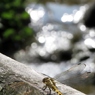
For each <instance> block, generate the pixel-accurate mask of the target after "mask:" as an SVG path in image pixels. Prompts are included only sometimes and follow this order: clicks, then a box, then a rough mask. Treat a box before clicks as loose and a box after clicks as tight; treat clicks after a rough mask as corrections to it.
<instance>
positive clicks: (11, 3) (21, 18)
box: [0, 0, 33, 54]
mask: <svg viewBox="0 0 95 95" xmlns="http://www.w3.org/2000/svg"><path fill="white" fill-rule="evenodd" d="M0 14H1V15H0V52H2V53H5V54H7V53H6V52H8V50H9V49H10V50H13V51H15V50H18V49H19V48H21V47H22V46H24V45H25V41H28V39H29V37H32V35H33V31H32V29H30V28H29V27H28V24H29V22H30V18H29V15H28V14H27V13H26V12H25V0H0ZM9 43H10V44H9ZM15 44H16V45H15ZM5 46H6V47H7V50H6V47H5ZM8 47H9V48H8ZM8 53H9V52H8Z"/></svg>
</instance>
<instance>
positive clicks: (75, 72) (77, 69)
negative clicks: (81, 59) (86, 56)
mask: <svg viewBox="0 0 95 95" xmlns="http://www.w3.org/2000/svg"><path fill="white" fill-rule="evenodd" d="M85 67H86V65H85V64H83V63H81V64H78V65H74V66H73V67H71V68H70V69H68V70H66V71H65V72H62V73H60V74H58V75H56V76H55V77H54V78H51V77H45V78H44V79H43V80H42V81H43V83H44V84H45V86H44V87H43V90H45V89H46V88H49V90H50V94H49V95H51V90H53V91H54V92H56V93H57V94H58V95H63V94H62V92H61V91H60V90H59V89H58V87H57V86H56V83H55V81H54V79H56V80H58V81H59V82H62V80H68V79H69V77H70V79H72V80H73V79H74V78H75V79H76V78H79V77H80V78H83V79H84V78H87V77H88V72H86V73H84V68H85ZM63 78H65V79H63ZM74 81H76V80H74Z"/></svg>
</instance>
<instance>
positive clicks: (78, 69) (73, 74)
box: [54, 63, 86, 82]
mask: <svg viewBox="0 0 95 95" xmlns="http://www.w3.org/2000/svg"><path fill="white" fill-rule="evenodd" d="M85 67H86V65H85V64H83V63H82V64H79V65H74V66H73V67H71V68H70V69H69V70H67V71H65V72H62V73H60V74H58V75H56V76H55V77H54V78H55V79H56V80H58V81H60V82H63V81H64V80H68V79H72V78H77V77H78V76H81V75H82V71H83V70H84V68H85Z"/></svg>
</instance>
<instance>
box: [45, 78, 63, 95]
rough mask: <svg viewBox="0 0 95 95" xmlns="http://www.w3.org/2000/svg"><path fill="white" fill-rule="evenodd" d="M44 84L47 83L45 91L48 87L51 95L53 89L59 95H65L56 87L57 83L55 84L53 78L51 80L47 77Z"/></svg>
mask: <svg viewBox="0 0 95 95" xmlns="http://www.w3.org/2000/svg"><path fill="white" fill-rule="evenodd" d="M43 83H45V84H46V85H45V86H44V89H43V90H45V89H46V88H47V87H48V88H49V90H50V94H51V89H52V90H53V91H55V92H56V93H57V94H58V95H63V94H62V93H61V92H60V91H59V90H58V88H57V86H56V83H55V82H54V80H53V78H50V77H46V78H44V79H43Z"/></svg>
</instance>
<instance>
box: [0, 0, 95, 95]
mask: <svg viewBox="0 0 95 95" xmlns="http://www.w3.org/2000/svg"><path fill="white" fill-rule="evenodd" d="M0 14H1V15H0V52H1V53H3V54H5V55H7V56H9V57H11V58H13V59H15V60H17V61H19V62H22V63H23V64H26V65H28V66H29V67H30V68H33V69H35V70H36V71H38V72H41V73H44V74H47V75H49V76H51V77H56V76H57V75H59V76H60V78H61V82H64V83H65V84H67V85H70V86H72V87H74V88H76V89H78V90H80V91H82V92H84V93H86V94H88V95H95V56H94V54H95V53H94V52H95V1H94V0H14V1H10V0H3V1H2V0H1V1H0ZM79 63H82V64H86V66H82V65H78V66H76V67H74V66H75V65H77V64H79ZM70 67H73V69H72V70H70V71H69V72H67V73H65V74H64V73H61V72H64V71H66V70H68V69H69V68H70ZM70 72H71V73H72V75H73V77H71V76H70V74H71V73H70ZM60 73H61V74H60ZM61 76H64V77H67V76H68V77H67V78H66V80H68V81H69V82H68V83H67V82H65V81H64V79H63V77H61ZM73 78H74V79H73ZM58 81H60V79H58Z"/></svg>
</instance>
